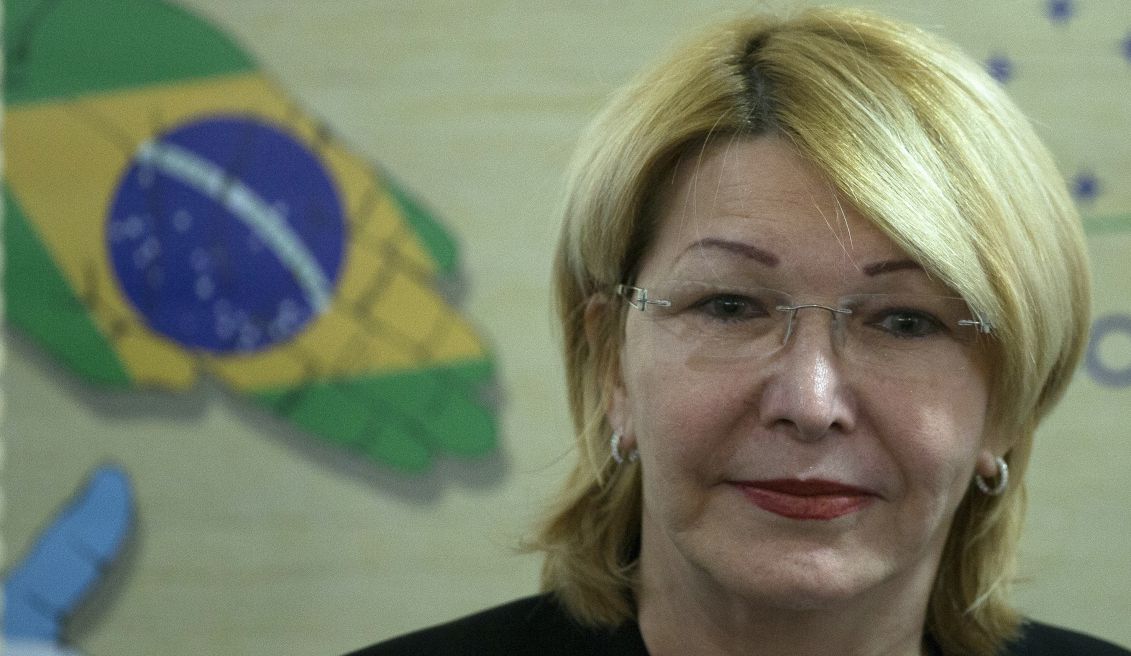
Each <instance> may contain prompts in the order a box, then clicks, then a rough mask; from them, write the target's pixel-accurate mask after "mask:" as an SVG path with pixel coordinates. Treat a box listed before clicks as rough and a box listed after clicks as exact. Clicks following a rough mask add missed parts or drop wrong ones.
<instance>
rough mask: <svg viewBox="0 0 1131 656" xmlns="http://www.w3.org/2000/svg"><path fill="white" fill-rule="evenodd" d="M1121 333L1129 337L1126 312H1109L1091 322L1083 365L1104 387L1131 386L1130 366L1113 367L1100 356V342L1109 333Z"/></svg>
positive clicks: (1130, 320) (1130, 326) (1129, 320)
mask: <svg viewBox="0 0 1131 656" xmlns="http://www.w3.org/2000/svg"><path fill="white" fill-rule="evenodd" d="M1116 333H1123V334H1124V335H1125V336H1127V337H1131V316H1128V315H1126V314H1109V315H1106V316H1103V317H1100V318H1099V319H1097V320H1096V322H1095V323H1093V324H1092V337H1091V339H1090V340H1089V341H1088V350H1087V353H1086V354H1085V356H1084V366H1085V367H1086V368H1087V369H1088V373H1089V374H1091V376H1092V378H1093V379H1094V380H1095V381H1096V382H1097V383H1099V384H1100V385H1103V386H1105V387H1115V388H1122V387H1129V386H1131V366H1128V367H1123V368H1115V367H1111V366H1108V364H1107V363H1105V362H1104V361H1103V360H1102V359H1101V358H1100V344H1101V343H1102V342H1103V340H1104V339H1106V338H1107V337H1108V336H1109V335H1113V334H1116Z"/></svg>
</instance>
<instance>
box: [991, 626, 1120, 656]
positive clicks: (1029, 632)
mask: <svg viewBox="0 0 1131 656" xmlns="http://www.w3.org/2000/svg"><path fill="white" fill-rule="evenodd" d="M1006 653H1007V654H1008V655H1009V656H1131V651H1128V650H1127V649H1124V648H1123V647H1120V646H1118V645H1115V644H1112V643H1110V642H1107V641H1105V640H1100V639H1099V638H1094V637H1092V636H1089V635H1085V634H1083V633H1079V632H1077V631H1070V630H1068V629H1062V628H1060V627H1058V626H1051V625H1049V624H1042V623H1040V622H1032V621H1026V622H1025V624H1024V625H1022V627H1021V635H1020V636H1019V637H1018V638H1017V640H1015V641H1014V642H1013V643H1012V644H1010V647H1009V649H1008V650H1007V652H1006Z"/></svg>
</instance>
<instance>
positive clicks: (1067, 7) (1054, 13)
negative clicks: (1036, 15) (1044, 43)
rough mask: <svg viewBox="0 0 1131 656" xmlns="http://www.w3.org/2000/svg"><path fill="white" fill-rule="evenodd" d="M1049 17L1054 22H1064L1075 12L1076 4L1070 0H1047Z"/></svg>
mask: <svg viewBox="0 0 1131 656" xmlns="http://www.w3.org/2000/svg"><path fill="white" fill-rule="evenodd" d="M1048 10H1049V19H1051V20H1053V21H1056V22H1061V23H1062V22H1064V21H1067V20H1068V19H1069V18H1072V15H1073V14H1074V13H1076V6H1075V4H1074V3H1073V2H1072V0H1049V2H1048Z"/></svg>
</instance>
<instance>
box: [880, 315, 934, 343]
mask: <svg viewBox="0 0 1131 656" xmlns="http://www.w3.org/2000/svg"><path fill="white" fill-rule="evenodd" d="M875 325H877V326H878V327H879V328H880V329H881V330H883V331H884V332H887V333H888V334H890V335H893V336H895V337H925V336H927V335H933V334H935V333H937V332H938V331H939V330H941V329H942V328H943V326H942V324H941V323H939V321H938V320H937V319H935V318H934V317H932V316H931V315H929V314H926V313H924V312H920V311H917V310H892V311H889V312H887V313H885V314H884V315H883V316H882V317H881V318H880V320H879V321H877V322H875Z"/></svg>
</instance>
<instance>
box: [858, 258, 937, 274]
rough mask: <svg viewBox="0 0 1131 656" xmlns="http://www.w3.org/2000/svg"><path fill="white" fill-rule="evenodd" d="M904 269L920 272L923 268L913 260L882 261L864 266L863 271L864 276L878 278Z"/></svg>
mask: <svg viewBox="0 0 1131 656" xmlns="http://www.w3.org/2000/svg"><path fill="white" fill-rule="evenodd" d="M905 269H912V270H917V271H922V270H923V267H921V266H919V263H918V262H915V261H913V260H883V261H881V262H873V263H872V264H869V265H867V266H865V267H864V269H863V271H864V273H865V274H866V275H869V276H878V275H880V274H881V273H891V272H892V271H903V270H905Z"/></svg>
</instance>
